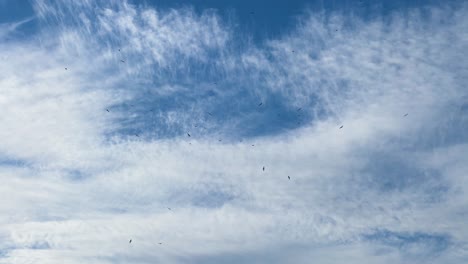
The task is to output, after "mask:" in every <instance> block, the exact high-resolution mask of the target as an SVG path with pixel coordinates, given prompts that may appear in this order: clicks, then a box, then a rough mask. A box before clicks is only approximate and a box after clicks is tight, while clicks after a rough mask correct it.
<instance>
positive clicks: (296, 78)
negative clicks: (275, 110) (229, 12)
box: [0, 1, 468, 263]
mask: <svg viewBox="0 0 468 264" xmlns="http://www.w3.org/2000/svg"><path fill="white" fill-rule="evenodd" d="M35 10H36V15H37V17H39V18H40V19H41V23H43V25H42V29H41V31H40V32H39V33H38V36H37V38H32V39H30V40H26V41H25V40H22V41H18V42H16V43H10V42H8V43H1V42H0V58H8V59H7V61H8V64H0V107H1V109H2V115H1V116H0V126H1V127H2V128H4V129H2V130H0V138H1V139H2V140H0V157H1V159H0V179H1V180H2V182H3V184H2V186H1V187H0V193H2V197H3V200H4V201H5V202H3V203H2V204H1V205H0V213H1V215H2V216H4V217H2V219H0V224H1V225H0V238H1V239H0V241H1V242H0V256H1V258H0V263H30V262H31V263H63V262H64V260H65V261H66V262H67V263H83V262H86V263H128V262H132V263H135V262H136V263H153V262H162V263H194V262H195V263H238V262H248V263H265V260H268V262H272V263H284V262H288V261H289V262H290V263H306V262H308V261H310V259H311V258H313V259H316V260H320V261H321V263H342V262H343V261H345V260H346V261H348V262H351V263H354V262H355V263H362V262H375V263H407V262H408V261H411V262H412V263H425V261H427V260H428V258H432V259H433V260H434V261H435V262H437V263H460V262H462V261H463V260H466V259H467V258H468V252H467V248H466V245H467V242H468V234H467V232H468V229H467V228H466V225H465V223H464V222H465V221H464V219H466V209H465V208H466V205H467V203H468V201H467V197H468V196H466V188H467V187H468V183H467V182H466V180H465V178H466V177H465V176H466V175H465V174H466V171H467V169H468V168H467V167H466V164H465V163H466V162H464V157H465V156H466V154H467V153H468V148H467V139H468V138H467V137H466V133H462V132H461V131H466V129H467V128H468V123H467V119H466V117H464V116H466V112H467V107H466V98H467V97H466V96H467V89H466V87H465V83H466V79H467V75H466V72H465V69H466V67H467V65H466V64H467V63H466V61H465V60H463V59H461V58H463V57H466V56H463V55H467V54H466V53H467V50H468V49H467V45H468V36H467V35H466V34H467V33H465V32H468V30H467V29H468V21H467V20H466V19H465V17H466V14H467V13H468V9H467V7H466V6H463V7H462V8H460V9H458V10H452V9H435V8H434V9H431V11H430V16H429V17H423V16H422V15H421V14H419V13H417V12H416V11H414V12H413V13H410V14H409V15H407V16H404V17H403V16H397V15H395V16H394V17H392V18H391V19H390V21H389V22H386V23H383V22H381V21H380V22H379V21H377V20H374V21H370V22H366V23H364V22H363V21H360V20H358V19H355V18H353V19H351V18H349V17H341V16H335V17H332V18H330V19H329V22H324V21H326V20H325V19H324V18H322V17H320V16H318V15H317V14H314V13H308V14H305V15H303V16H302V17H301V18H300V19H299V21H300V23H298V25H297V27H296V29H295V30H294V31H293V32H291V33H290V34H289V35H287V36H283V37H281V38H278V39H272V40H268V41H267V42H266V43H265V44H264V45H261V46H255V45H254V44H252V45H251V46H249V47H247V48H246V49H245V50H241V51H239V50H238V49H233V48H232V47H234V46H236V44H238V42H237V41H238V40H236V38H234V37H233V35H234V33H233V32H232V31H233V30H231V29H230V26H229V25H227V24H226V25H223V23H222V22H221V19H220V18H219V17H218V16H217V15H216V13H212V12H211V13H210V12H205V13H202V14H198V13H196V12H195V11H194V10H189V9H182V10H170V11H160V10H154V9H150V8H146V7H135V6H132V5H129V4H128V3H120V2H119V1H111V2H109V3H107V4H96V3H94V2H91V1H69V2H67V3H65V2H64V3H62V2H60V1H59V2H54V3H53V4H52V3H51V2H49V1H37V2H36V3H35ZM441 20H442V22H441ZM345 21H346V22H345ZM57 22H59V23H57ZM337 30H338V31H337ZM119 48H120V52H119V51H118V49H119ZM293 51H294V52H293ZM120 60H124V61H125V62H124V63H123V62H120ZM65 67H66V68H67V70H65ZM201 68H203V69H201ZM178 76H184V77H183V78H182V79H178ZM213 76H218V78H217V79H216V80H220V81H219V83H218V84H216V85H213V84H212V77H213ZM219 76H222V77H221V78H220V77H219ZM141 93H144V94H143V95H141ZM211 93H212V94H215V96H212V97H210V96H204V95H205V94H211ZM200 94H203V96H200ZM245 94H247V95H245ZM184 96H186V97H194V98H197V99H199V100H198V101H197V102H192V101H190V100H189V99H190V98H189V99H186V97H184ZM163 97H164V98H166V97H173V98H174V99H173V101H169V103H167V102H165V101H158V100H159V99H160V98H163ZM142 98H143V99H148V100H150V99H151V100H153V99H154V101H155V102H158V103H159V105H150V106H148V105H147V104H145V105H143V104H139V105H137V106H134V105H130V104H134V103H135V102H136V103H138V102H142V101H144V100H143V99H142ZM177 98H185V99H180V101H177ZM137 99H138V100H139V101H138V100H137ZM151 100H150V102H153V101H151ZM216 100H220V101H222V102H229V103H230V104H229V106H232V107H233V108H234V109H223V108H222V106H219V104H216ZM249 100H251V101H255V100H257V101H262V102H264V103H265V105H264V106H262V107H263V108H265V109H267V110H265V111H269V110H268V107H269V105H272V104H273V103H274V100H281V101H282V102H283V104H284V105H285V107H286V110H288V111H289V110H290V111H295V112H296V113H299V112H301V113H304V115H309V116H310V118H309V119H306V121H305V124H304V123H303V124H302V125H301V126H300V127H298V128H297V129H291V130H288V131H286V132H283V133H280V134H276V135H273V134H271V135H268V134H266V135H265V134H261V135H257V137H249V138H245V139H244V140H243V141H242V142H238V141H237V140H236V136H235V135H230V134H237V133H242V129H243V128H245V127H240V126H241V125H245V124H247V125H250V123H249V120H260V121H262V122H264V124H266V125H267V126H268V124H269V123H271V122H284V121H285V119H280V121H272V120H271V119H268V118H266V117H265V118H262V117H259V116H261V114H262V112H260V111H262V110H261V109H263V108H258V109H260V110H256V111H250V110H249V111H247V110H246V108H245V105H246V102H250V101H249ZM187 101H188V102H189V103H187ZM164 103H166V104H173V105H171V107H172V108H170V109H169V108H168V109H169V110H164V111H163V110H158V108H160V109H161V108H162V107H167V106H165V105H164ZM128 105H130V106H128ZM124 106H125V107H127V106H128V107H127V108H125V107H124ZM132 107H133V108H132ZM138 107H140V108H141V109H140V108H138ZM253 107H254V108H255V107H257V106H256V105H254V106H253ZM298 107H302V110H300V111H298V110H296V109H297V108H298ZM135 108H138V110H132V109H135ZM207 108H211V109H214V110H217V112H216V113H214V114H215V115H220V116H223V113H222V111H223V110H225V111H226V112H229V111H237V112H240V114H238V115H233V116H232V119H230V118H231V116H230V115H228V114H225V116H223V117H222V118H218V117H216V118H218V119H216V118H215V117H213V118H211V120H212V119H214V120H215V121H210V119H209V118H210V117H209V116H206V112H207V111H208V110H207ZM106 109H107V110H109V109H110V111H106ZM129 109H130V110H129ZM152 109H156V110H154V112H151V111H153V110H152ZM291 109H292V110H291ZM210 111H211V110H210ZM296 113H295V114H296ZM405 113H408V116H406V117H405V116H404V114H405ZM282 114H283V113H282ZM153 115H155V116H158V118H159V119H158V120H159V121H157V122H156V121H154V120H155V119H154V118H153ZM286 118H290V117H286ZM137 119H141V120H143V121H142V122H143V123H145V124H148V123H151V122H155V125H154V126H149V128H154V129H162V128H161V127H163V126H167V127H169V128H168V129H166V130H163V131H165V133H167V135H165V137H164V139H161V138H157V137H154V136H151V135H152V134H151V133H152V132H151V131H148V130H149V128H148V126H143V129H142V132H141V135H139V136H138V137H137V136H133V135H130V136H129V134H128V133H120V131H122V130H125V129H131V128H132V125H134V123H132V122H130V121H129V120H137ZM223 119H230V122H226V121H225V120H223ZM194 120H195V121H194ZM158 122H159V123H158ZM216 122H218V123H216ZM194 124H198V125H199V126H200V128H198V127H197V129H195V128H194ZM341 125H344V128H343V129H339V126H341ZM171 126H174V127H176V126H178V128H179V129H180V130H182V131H189V132H190V131H191V130H194V131H196V132H195V133H192V136H191V137H190V138H188V137H187V136H186V133H183V134H182V136H179V135H180V133H174V132H173V131H177V132H178V130H176V129H175V128H174V130H171ZM135 133H136V132H135ZM138 133H140V132H138ZM218 139H222V140H223V141H221V142H220V141H218ZM252 145H255V146H252ZM263 166H265V171H262V167H263ZM288 175H289V176H291V180H288V179H287V176H288ZM168 207H169V208H171V210H169V209H168ZM129 239H132V240H133V243H132V244H129V243H128V240H129ZM159 243H162V245H160V244H159Z"/></svg>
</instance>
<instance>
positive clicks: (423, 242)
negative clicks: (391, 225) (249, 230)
mask: <svg viewBox="0 0 468 264" xmlns="http://www.w3.org/2000/svg"><path fill="white" fill-rule="evenodd" d="M362 237H363V238H364V240H365V241H369V242H372V243H378V244H381V245H384V246H389V247H392V248H396V249H398V250H399V251H400V252H401V253H402V254H403V255H404V256H406V257H418V258H419V259H420V258H421V257H431V256H436V255H439V254H440V253H442V252H443V251H445V250H447V249H448V248H449V247H450V246H451V245H452V242H451V238H450V236H448V235H446V234H438V233H424V232H394V231H390V230H386V229H383V230H375V231H374V232H372V233H370V234H365V235H363V236H362Z"/></svg>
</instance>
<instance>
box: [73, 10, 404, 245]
mask: <svg viewBox="0 0 468 264" xmlns="http://www.w3.org/2000/svg"><path fill="white" fill-rule="evenodd" d="M251 14H253V12H252V13H251ZM119 52H120V49H119ZM292 52H294V50H292ZM120 61H121V62H122V63H125V61H124V60H120ZM65 70H66V71H68V67H65ZM214 84H217V83H216V82H215V83H214ZM262 105H263V102H260V103H259V104H258V106H259V107H260V106H262ZM301 110H302V107H299V108H298V109H297V110H296V111H298V112H299V111H301ZM106 111H107V112H110V111H109V109H108V108H106ZM206 113H207V114H208V115H210V116H213V114H212V113H210V112H206ZM279 115H280V114H278V116H279ZM406 116H408V113H406V114H404V115H403V117H406ZM195 127H197V126H195ZM343 127H344V125H341V126H340V127H339V129H342V128H343ZM135 136H137V137H139V135H138V134H136V135H135ZM187 136H188V137H192V136H191V135H190V133H188V132H187ZM218 141H220V142H221V139H219V140H218ZM253 146H255V144H252V147H253ZM262 171H265V166H263V167H262ZM288 180H291V177H290V176H289V175H288ZM167 209H168V210H169V211H172V209H171V208H170V207H168V208H167ZM132 241H133V240H132V239H130V240H129V241H128V243H129V244H131V243H132ZM158 244H159V245H162V243H161V242H159V243H158Z"/></svg>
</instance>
